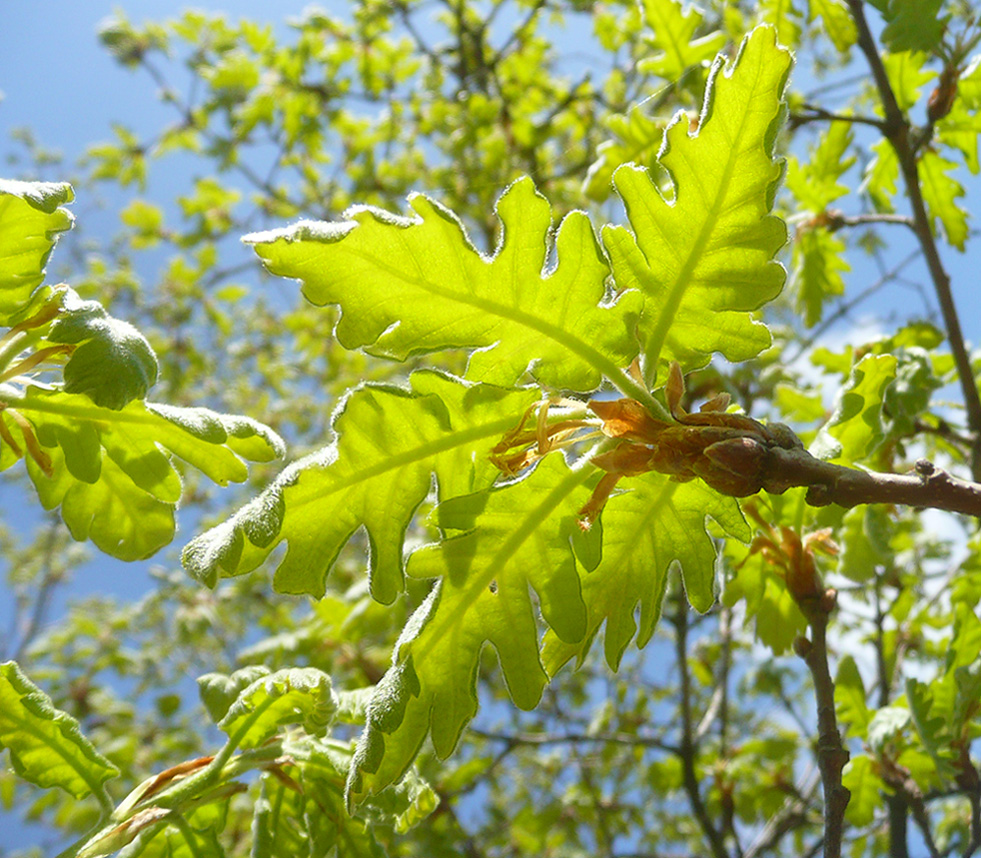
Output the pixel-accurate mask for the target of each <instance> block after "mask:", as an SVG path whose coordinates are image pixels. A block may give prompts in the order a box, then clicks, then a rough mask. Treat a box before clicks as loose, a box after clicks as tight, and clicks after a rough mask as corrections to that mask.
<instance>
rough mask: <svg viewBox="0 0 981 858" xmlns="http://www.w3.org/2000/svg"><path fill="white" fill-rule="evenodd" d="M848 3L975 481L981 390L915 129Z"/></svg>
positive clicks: (979, 470) (979, 461)
mask: <svg viewBox="0 0 981 858" xmlns="http://www.w3.org/2000/svg"><path fill="white" fill-rule="evenodd" d="M848 6H849V8H850V9H851V13H852V18H854V20H855V26H856V28H857V31H858V46H859V48H861V50H862V53H863V54H864V55H865V59H866V61H867V62H868V64H869V68H870V70H871V71H872V77H873V78H874V79H875V85H876V89H877V90H878V92H879V98H880V99H881V101H882V109H883V113H884V114H885V121H884V122H883V123H882V133H883V134H884V135H885V137H886V138H887V139H888V140H889V142H890V143H891V144H892V147H893V149H895V151H896V156H897V158H898V160H899V166H900V170H901V172H902V174H903V180H904V182H905V184H906V194H907V196H908V197H909V201H910V207H911V208H912V210H913V231H914V232H915V233H916V237H917V239H918V240H919V243H920V247H922V248H923V256H924V259H925V260H926V264H927V269H928V270H929V272H930V279H931V280H932V281H933V286H934V290H935V291H936V293H937V301H938V303H939V304H940V312H941V314H942V315H943V319H944V325H945V327H946V329H947V341H948V342H949V344H950V351H951V354H952V355H953V357H954V364H955V365H956V367H957V375H958V379H959V381H960V385H961V390H962V392H963V394H964V406H965V408H966V409H967V417H968V425H969V426H970V428H971V431H972V433H973V435H974V440H973V445H972V455H971V473H972V475H973V477H974V479H975V480H977V481H979V482H981V393H979V392H978V387H977V384H976V383H975V381H974V372H973V370H972V368H971V359H970V355H969V354H968V352H967V347H966V345H965V343H964V334H963V332H962V331H961V323H960V319H959V318H958V315H957V308H956V306H955V305H954V298H953V294H952V293H951V290H950V277H949V275H948V274H947V272H946V270H945V269H944V266H943V262H942V260H941V259H940V252H939V250H938V248H937V242H936V240H935V239H934V237H933V232H932V230H931V228H930V216H929V214H928V213H927V209H926V203H925V202H924V200H923V192H922V190H921V189H920V180H919V173H918V171H917V159H916V154H917V148H918V145H919V143H918V140H917V139H916V138H917V137H918V135H917V134H915V133H912V132H913V128H912V126H911V125H910V122H909V120H908V119H907V118H906V116H905V115H904V114H903V111H902V110H901V109H900V107H899V103H898V102H897V101H896V95H895V93H894V92H893V90H892V86H891V84H890V83H889V77H888V75H887V74H886V69H885V66H884V65H883V64H882V59H881V57H880V56H879V51H878V48H877V47H876V44H875V39H874V38H873V36H872V32H871V30H870V29H869V25H868V21H866V19H865V11H864V9H863V8H862V7H863V0H848Z"/></svg>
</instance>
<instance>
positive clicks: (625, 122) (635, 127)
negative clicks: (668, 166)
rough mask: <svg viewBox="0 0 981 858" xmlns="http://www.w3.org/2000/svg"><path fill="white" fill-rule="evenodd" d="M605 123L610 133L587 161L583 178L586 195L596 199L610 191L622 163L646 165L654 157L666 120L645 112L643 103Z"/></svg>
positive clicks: (605, 197)
mask: <svg viewBox="0 0 981 858" xmlns="http://www.w3.org/2000/svg"><path fill="white" fill-rule="evenodd" d="M605 124H606V127H607V128H608V129H609V131H610V133H611V134H612V135H613V137H612V138H611V139H609V140H604V141H603V142H602V143H600V144H599V146H597V147H596V160H595V161H593V163H592V164H590V166H589V171H588V172H587V173H586V179H585V181H584V182H583V191H584V192H585V193H586V195H587V196H588V197H589V198H590V199H593V200H597V201H599V202H602V201H604V200H606V199H607V198H608V197H609V196H610V193H611V192H612V191H613V182H612V179H613V173H614V171H615V170H616V168H617V167H619V166H620V165H621V164H626V163H628V162H633V163H635V164H643V165H646V164H652V163H654V162H655V161H656V158H657V153H658V150H659V149H660V146H661V140H662V139H663V137H664V128H665V126H666V124H667V121H666V118H665V117H660V116H657V115H655V114H653V113H650V112H648V110H647V106H646V104H645V105H637V106H636V107H634V108H632V109H631V110H629V111H628V112H627V113H619V114H616V115H615V116H611V117H610V118H609V119H607V120H606V123H605Z"/></svg>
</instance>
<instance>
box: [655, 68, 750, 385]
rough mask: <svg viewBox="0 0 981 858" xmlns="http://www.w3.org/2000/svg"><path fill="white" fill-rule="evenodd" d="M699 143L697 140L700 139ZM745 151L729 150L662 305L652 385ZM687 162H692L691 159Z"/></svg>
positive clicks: (739, 134) (740, 126)
mask: <svg viewBox="0 0 981 858" xmlns="http://www.w3.org/2000/svg"><path fill="white" fill-rule="evenodd" d="M719 74H720V75H724V72H723V71H721V70H720V71H719ZM759 79H760V72H759V67H757V72H756V79H755V80H754V82H753V84H752V85H751V86H749V87H747V89H749V90H750V91H751V92H755V90H756V87H757V86H758V84H759ZM716 87H718V83H716ZM718 97H719V93H718V91H716V92H715V93H713V98H718ZM748 116H749V112H748V111H741V119H740V121H739V123H738V125H737V129H738V131H737V133H736V134H734V135H732V139H733V140H740V139H741V138H742V132H743V130H744V129H745V127H746V123H747V119H748ZM695 139H696V140H697V138H695ZM743 148H744V147H740V146H737V145H731V146H730V147H729V157H728V159H727V160H726V163H725V169H724V171H723V175H722V179H721V180H720V181H719V184H718V186H717V191H716V194H715V202H714V205H711V206H710V207H709V210H708V215H707V216H706V217H705V218H704V220H703V221H702V225H701V227H700V229H699V231H698V235H697V236H696V238H695V241H694V242H693V243H692V245H691V250H690V251H689V253H688V254H687V256H686V258H685V262H684V265H683V266H682V268H681V270H680V271H679V272H678V276H677V277H676V278H675V281H674V284H673V286H672V287H671V291H670V292H669V293H668V297H667V300H666V301H665V302H664V303H663V304H662V310H661V313H660V314H659V315H658V319H657V324H656V325H655V326H654V329H653V330H652V331H651V333H650V336H648V338H647V343H646V347H645V349H644V354H645V357H646V358H647V367H648V370H647V371H648V376H649V381H650V382H653V375H654V373H656V371H657V363H658V359H659V358H660V355H661V351H662V349H663V348H664V343H665V341H666V340H667V335H668V331H669V330H670V329H671V326H672V325H673V324H674V319H675V316H676V315H677V314H678V309H679V308H680V306H681V301H682V298H683V297H684V294H685V292H686V291H687V289H688V288H689V286H690V285H691V283H690V281H691V278H692V275H693V273H694V271H695V269H696V268H697V266H698V263H699V262H700V261H701V259H702V255H703V253H704V251H705V248H706V246H707V245H708V243H709V240H710V238H711V236H712V232H713V230H714V229H715V227H716V225H717V224H718V221H719V218H720V216H721V213H722V209H723V208H724V201H725V199H726V197H727V195H728V191H729V187H730V185H731V183H732V177H733V174H734V173H735V165H736V162H737V161H738V160H739V156H740V153H741V152H742V151H743ZM686 159H688V160H690V158H688V156H687V155H686ZM667 210H668V212H672V211H676V209H672V208H670V207H669V208H668V209H667Z"/></svg>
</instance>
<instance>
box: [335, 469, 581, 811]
mask: <svg viewBox="0 0 981 858" xmlns="http://www.w3.org/2000/svg"><path fill="white" fill-rule="evenodd" d="M596 475H597V474H596V472H595V470H594V469H592V468H584V469H580V470H572V469H570V468H569V466H568V465H566V463H565V460H564V459H563V458H562V456H561V455H554V456H549V457H547V458H546V459H545V460H544V461H542V462H541V463H540V464H539V465H538V467H537V468H536V469H535V470H534V471H533V472H532V473H531V474H530V475H529V476H528V477H526V478H525V479H523V480H521V481H519V482H517V483H515V484H509V485H506V486H498V487H495V488H493V489H491V490H489V491H486V492H480V493H477V494H473V495H467V496H463V497H458V498H453V499H452V500H450V501H447V502H446V503H444V504H442V505H441V506H440V507H438V508H437V510H436V511H435V512H434V514H433V515H434V516H435V517H437V519H438V521H439V524H440V527H441V529H442V530H443V531H444V533H446V536H445V538H444V539H443V540H442V541H441V542H439V543H436V544H434V545H430V546H426V547H424V548H421V549H419V550H418V551H416V552H415V553H414V554H413V555H412V556H411V557H410V559H409V564H408V574H409V575H412V576H413V577H419V578H431V577H437V578H439V581H438V583H437V584H436V585H435V586H434V588H433V590H432V592H431V593H430V595H429V597H428V598H427V600H426V601H425V603H424V604H423V605H422V606H420V607H419V608H418V609H417V610H416V612H415V613H414V614H413V616H412V617H411V618H410V620H409V622H408V623H407V624H406V626H405V629H404V630H403V632H402V635H401V637H400V638H399V642H398V643H397V644H396V648H395V653H394V655H393V665H392V667H391V668H390V669H389V671H388V672H387V673H386V675H385V677H384V678H383V679H382V681H381V682H380V683H379V685H378V687H377V688H376V691H375V693H374V695H373V698H372V701H371V703H370V704H369V707H368V713H367V725H366V727H365V732H364V733H363V735H362V737H361V739H360V741H359V743H358V749H357V752H356V754H355V759H354V765H353V766H352V769H351V777H350V779H349V780H348V801H349V803H351V804H358V803H359V802H361V801H362V800H363V799H364V798H365V797H366V796H368V795H371V794H374V793H376V792H378V791H379V790H381V789H383V788H384V787H385V786H387V785H388V784H390V783H394V782H395V781H397V780H398V779H399V778H400V777H401V776H402V774H403V772H404V771H405V770H406V769H407V768H408V766H409V765H410V764H411V763H412V760H413V759H414V758H415V755H416V753H417V752H418V750H419V747H420V745H421V744H422V742H423V740H424V739H425V738H426V736H427V735H430V734H431V736H432V741H433V746H434V748H435V750H436V753H437V754H438V755H439V756H440V757H441V758H445V757H447V756H448V755H449V754H450V753H451V752H452V750H453V748H454V747H455V746H456V743H457V740H458V739H459V737H460V733H461V732H462V731H463V728H464V727H465V726H466V724H467V723H468V722H469V721H470V719H471V718H473V716H474V714H475V713H476V711H477V693H476V681H477V668H478V664H479V659H480V651H481V649H482V648H483V646H484V644H485V643H490V644H491V645H492V646H493V647H494V648H495V650H496V651H497V657H498V659H499V661H500V664H501V669H502V672H503V674H504V678H505V682H506V683H507V687H508V691H509V693H510V695H511V699H512V700H513V701H514V702H515V704H516V705H518V706H519V707H521V708H523V709H531V708H534V707H535V706H536V705H537V703H538V700H539V699H540V696H541V693H542V689H543V688H544V687H545V684H546V682H547V676H546V674H545V671H544V669H543V667H542V664H541V660H540V658H539V643H538V638H539V630H538V624H537V622H536V612H535V609H534V606H533V603H532V599H531V595H530V592H529V587H531V588H533V589H534V590H535V593H536V595H537V600H538V604H539V606H540V608H541V612H542V615H543V617H544V619H545V621H546V622H547V623H549V624H550V625H551V626H552V628H554V629H555V630H556V633H557V634H559V635H561V637H562V638H563V639H564V640H567V641H571V642H577V641H581V640H582V638H583V636H584V635H585V633H586V610H585V605H584V603H583V601H582V594H581V585H580V580H579V575H578V573H577V570H576V562H575V556H574V554H573V551H572V536H573V533H574V532H575V530H576V529H577V528H578V511H579V509H580V508H581V507H582V505H583V504H584V503H585V502H586V500H587V499H588V498H589V494H590V490H589V487H588V483H589V482H590V481H593V482H595V479H593V478H595V477H596Z"/></svg>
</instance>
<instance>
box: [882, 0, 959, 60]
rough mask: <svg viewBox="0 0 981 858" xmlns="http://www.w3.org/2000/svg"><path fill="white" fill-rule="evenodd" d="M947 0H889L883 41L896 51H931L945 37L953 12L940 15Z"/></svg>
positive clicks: (885, 13) (884, 11) (884, 17)
mask: <svg viewBox="0 0 981 858" xmlns="http://www.w3.org/2000/svg"><path fill="white" fill-rule="evenodd" d="M943 3H944V0H889V4H888V6H886V8H885V9H884V10H883V16H882V17H883V19H884V20H885V22H886V26H885V29H883V31H882V36H881V39H882V43H883V44H884V45H885V46H886V47H887V48H889V50H890V51H892V52H893V53H899V52H900V51H924V52H930V51H933V50H934V49H936V48H937V47H938V46H939V45H940V43H941V41H942V40H943V37H944V32H945V31H946V29H947V22H948V21H949V20H950V15H941V14H940V9H941V7H942V6H943Z"/></svg>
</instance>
